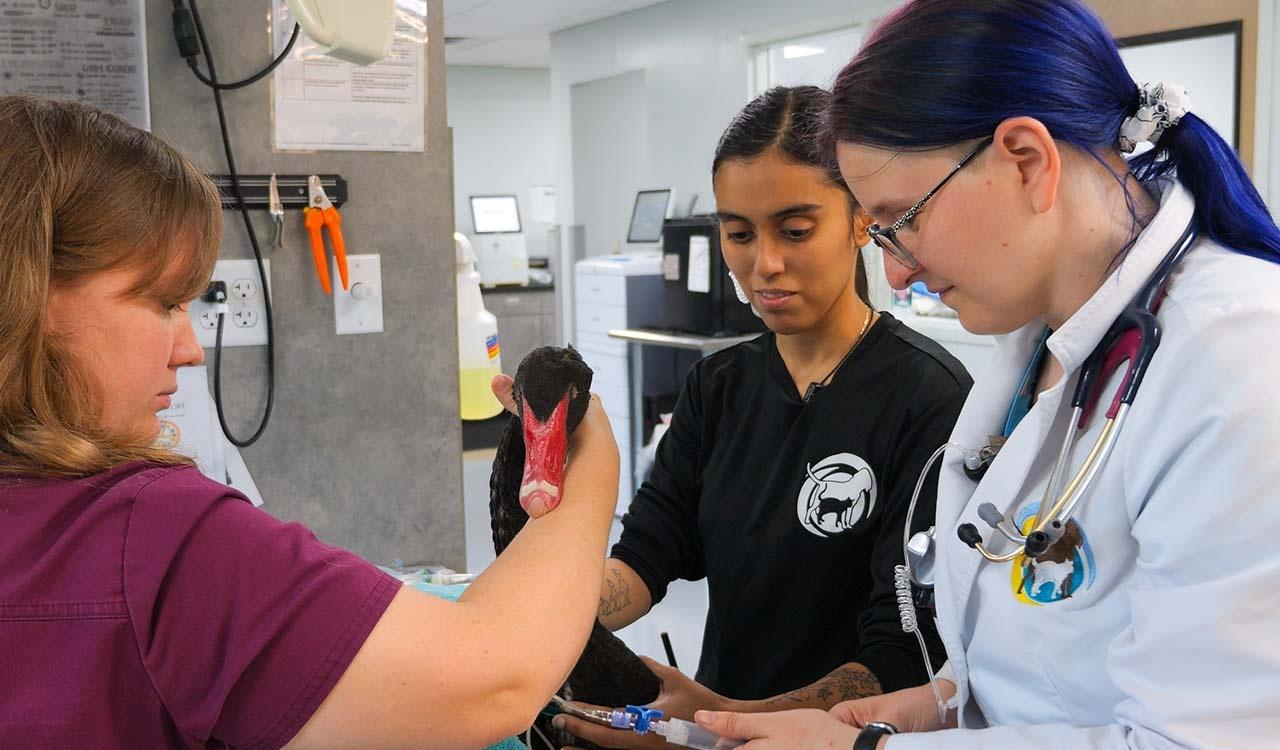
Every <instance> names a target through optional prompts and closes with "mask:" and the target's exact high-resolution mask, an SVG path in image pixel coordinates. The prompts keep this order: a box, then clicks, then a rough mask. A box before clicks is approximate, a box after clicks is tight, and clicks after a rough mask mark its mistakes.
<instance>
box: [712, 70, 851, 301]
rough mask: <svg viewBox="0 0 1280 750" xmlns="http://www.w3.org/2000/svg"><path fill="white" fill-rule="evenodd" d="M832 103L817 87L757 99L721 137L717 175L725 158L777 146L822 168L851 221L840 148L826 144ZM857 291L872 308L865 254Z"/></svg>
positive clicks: (749, 156) (787, 154)
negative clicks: (837, 154)
mask: <svg viewBox="0 0 1280 750" xmlns="http://www.w3.org/2000/svg"><path fill="white" fill-rule="evenodd" d="M830 102H831V94H829V93H828V92H827V91H826V90H824V89H820V88H818V87H817V86H796V87H794V88H789V87H784V86H778V87H775V88H771V89H769V90H768V91H766V92H764V93H763V94H761V95H760V96H758V97H756V98H755V99H752V100H751V101H750V102H748V103H747V106H745V107H743V108H742V111H741V112H739V113H738V114H737V116H735V117H734V118H733V121H732V122H730V123H729V127H727V128H725V131H724V134H723V135H721V136H720V143H719V144H718V145H717V146H716V156H715V160H714V161H713V162H712V163H711V176H712V178H714V177H715V175H716V172H718V171H719V170H720V165H721V164H723V163H724V162H726V161H729V160H732V159H742V160H751V159H754V158H756V157H757V156H760V155H762V154H764V153H765V152H767V151H769V150H770V149H777V151H778V153H780V154H782V155H783V156H784V157H786V158H787V159H788V160H790V161H792V162H795V163H796V164H799V165H802V166H806V167H817V168H818V169H821V170H822V171H823V172H824V173H825V174H826V177H827V180H828V181H829V182H831V183H832V184H833V185H836V186H838V187H839V188H840V190H842V191H843V192H844V193H845V195H847V196H848V200H849V218H850V220H851V221H852V219H853V217H854V212H855V210H856V209H857V202H856V201H855V200H854V198H853V193H851V192H849V186H848V185H846V184H845V182H844V178H843V177H842V176H841V175H840V167H839V166H838V165H837V164H836V159H835V152H834V151H832V150H830V149H828V148H827V147H826V143H825V141H824V140H823V138H822V135H823V132H824V128H823V113H824V112H826V110H827V107H828V106H829V104H830ZM854 291H855V292H856V293H857V295H858V298H859V299H861V300H862V301H863V302H864V303H865V304H867V305H868V306H870V304H871V297H870V293H869V292H868V289H867V269H866V266H865V265H864V264H863V262H862V253H860V252H859V253H858V257H857V272H856V275H855V279H854Z"/></svg>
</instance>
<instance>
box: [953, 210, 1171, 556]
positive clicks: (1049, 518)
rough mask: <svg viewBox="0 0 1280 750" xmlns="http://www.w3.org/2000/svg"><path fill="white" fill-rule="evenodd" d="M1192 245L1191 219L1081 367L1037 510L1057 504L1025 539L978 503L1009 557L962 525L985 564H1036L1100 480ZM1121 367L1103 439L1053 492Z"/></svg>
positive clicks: (1009, 523)
mask: <svg viewBox="0 0 1280 750" xmlns="http://www.w3.org/2000/svg"><path fill="white" fill-rule="evenodd" d="M1195 241H1196V231H1195V221H1194V220H1192V221H1191V222H1190V223H1189V224H1188V225H1187V228H1186V229H1185V230H1183V232H1182V235H1181V236H1180V237H1179V238H1178V241H1177V242H1176V243H1175V244H1174V246H1173V248H1172V249H1171V250H1170V251H1169V252H1168V253H1167V254H1166V255H1165V257H1164V258H1163V259H1162V260H1161V261H1160V264H1159V266H1157V268H1156V270H1155V272H1154V273H1153V274H1152V275H1151V278H1150V279H1149V280H1148V281H1147V283H1146V284H1144V285H1143V287H1142V289H1141V290H1140V291H1139V293H1138V294H1137V296H1136V297H1135V298H1134V299H1133V301H1132V302H1130V303H1129V304H1128V305H1126V306H1125V308H1124V310H1122V311H1121V313H1120V315H1119V316H1117V318H1116V320H1115V321H1114V322H1113V323H1112V324H1111V327H1110V328H1109V329H1108V330H1107V332H1106V334H1105V335H1104V336H1103V337H1102V340H1101V341H1099V342H1098V345H1097V346H1096V347H1095V348H1094V350H1093V352H1092V353H1091V354H1090V355H1089V357H1088V358H1087V359H1086V360H1085V362H1084V365H1083V367H1081V370H1080V376H1079V379H1078V381H1077V383H1076V388H1075V392H1074V393H1073V395H1072V400H1071V404H1072V407H1073V410H1072V414H1071V422H1072V426H1071V427H1068V431H1067V434H1066V435H1065V436H1064V438H1063V442H1062V447H1061V448H1060V449H1059V452H1058V456H1057V460H1055V461H1054V464H1053V469H1052V471H1051V472H1050V475H1049V482H1048V484H1047V485H1046V486H1045V493H1044V496H1043V498H1042V500H1041V508H1042V509H1043V508H1044V505H1045V503H1047V502H1048V501H1049V498H1052V497H1056V498H1057V499H1056V500H1055V501H1054V502H1053V505H1052V506H1051V507H1050V508H1049V509H1048V510H1047V511H1043V512H1042V513H1041V514H1040V517H1039V518H1038V520H1037V521H1036V525H1035V528H1034V529H1032V531H1031V532H1030V533H1028V534H1027V535H1026V536H1025V537H1024V536H1023V535H1022V534H1021V533H1020V532H1021V530H1020V529H1018V528H1017V526H1016V525H1015V524H1014V523H1013V522H1012V520H1011V519H1009V517H1008V516H1007V514H1001V513H1000V512H999V511H998V510H996V509H995V508H994V506H992V507H991V508H990V509H989V510H988V509H986V506H987V505H990V504H989V503H984V504H983V508H980V509H979V511H980V512H979V516H981V517H982V518H983V520H984V521H986V522H987V523H988V525H990V526H992V527H993V528H994V529H996V530H997V531H998V532H1000V534H1002V535H1003V536H1005V537H1006V538H1008V539H1009V540H1010V541H1012V542H1014V544H1016V545H1017V547H1016V548H1015V549H1014V550H1012V551H1011V552H1007V553H1003V554H996V553H994V552H992V551H991V550H990V549H989V548H988V547H987V545H986V543H985V542H984V541H983V540H982V534H981V532H979V531H978V530H977V527H976V526H974V525H973V524H971V523H966V524H961V526H960V527H959V528H957V530H956V531H957V533H958V534H959V536H960V539H961V540H962V541H963V542H964V543H965V544H967V545H969V546H970V547H972V548H974V549H975V550H977V551H978V553H979V554H981V555H982V556H983V558H985V559H986V560H988V561H989V562H995V563H1003V562H1010V561H1012V560H1014V559H1015V558H1017V557H1019V556H1022V555H1026V556H1029V557H1033V558H1034V557H1039V556H1040V555H1043V554H1044V553H1045V552H1047V551H1048V549H1049V547H1050V546H1052V545H1053V544H1054V543H1055V542H1057V541H1058V539H1060V538H1062V535H1063V534H1064V533H1065V531H1066V526H1067V524H1068V523H1069V522H1070V520H1071V517H1072V516H1073V515H1074V514H1075V512H1076V510H1077V509H1078V508H1079V507H1080V504H1081V502H1083V500H1084V498H1085V496H1086V495H1088V494H1089V492H1090V491H1091V490H1092V489H1093V486H1094V484H1096V482H1097V480H1098V477H1099V476H1100V475H1101V473H1102V467H1103V466H1104V465H1105V464H1106V462H1107V459H1108V458H1110V456H1111V453H1112V451H1113V450H1114V449H1115V445H1116V442H1117V440H1118V439H1119V436H1120V432H1121V429H1122V428H1123V426H1124V422H1125V420H1126V418H1127V417H1128V414H1129V409H1130V407H1131V406H1132V404H1133V401H1134V399H1135V398H1136V397H1137V394H1138V388H1139V387H1140V386H1141V384H1142V380H1143V378H1144V376H1145V375H1146V372H1147V368H1148V366H1149V365H1150V363H1151V360H1152V358H1153V357H1154V356H1155V352H1156V349H1157V348H1158V347H1159V345H1160V335H1161V328H1160V325H1159V322H1158V321H1157V320H1156V313H1157V312H1158V311H1159V308H1160V303H1161V302H1162V301H1163V299H1164V292H1165V290H1166V289H1167V287H1168V284H1169V279H1170V277H1171V276H1172V274H1173V271H1174V269H1175V268H1177V267H1178V264H1179V263H1180V262H1181V261H1182V259H1183V258H1184V257H1185V256H1186V254H1187V252H1189V251H1190V249H1191V247H1192V245H1194V244H1195ZM1126 362H1127V363H1128V365H1127V367H1126V368H1125V374H1124V377H1123V379H1122V380H1121V382H1120V386H1119V387H1118V388H1117V389H1116V393H1115V395H1114V396H1113V397H1112V400H1111V404H1110V406H1109V407H1108V409H1107V412H1106V419H1107V421H1106V424H1105V425H1104V426H1103V428H1102V432H1101V433H1100V434H1099V435H1098V438H1097V440H1095V441H1094V444H1093V446H1092V447H1091V448H1090V449H1089V453H1088V455H1086V456H1085V459H1084V462H1083V463H1082V464H1081V465H1080V468H1079V470H1077V471H1076V473H1075V475H1074V476H1072V478H1071V481H1070V482H1069V483H1068V484H1067V487H1066V489H1064V490H1063V491H1062V492H1058V484H1059V483H1060V482H1061V481H1062V477H1063V475H1064V473H1065V469H1066V464H1067V459H1068V458H1069V456H1070V454H1071V451H1072V449H1073V448H1074V446H1075V442H1076V438H1077V437H1078V436H1079V434H1080V433H1081V432H1083V431H1084V429H1085V428H1086V426H1087V425H1088V423H1089V420H1090V417H1091V416H1092V415H1093V411H1094V408H1095V407H1096V406H1097V404H1098V401H1099V400H1100V398H1101V395H1102V387H1103V385H1104V384H1105V383H1106V381H1107V379H1108V378H1109V377H1110V376H1111V374H1112V373H1113V372H1115V371H1116V370H1117V369H1118V368H1119V367H1120V365H1121V364H1124V363H1126ZM983 511H986V512H983Z"/></svg>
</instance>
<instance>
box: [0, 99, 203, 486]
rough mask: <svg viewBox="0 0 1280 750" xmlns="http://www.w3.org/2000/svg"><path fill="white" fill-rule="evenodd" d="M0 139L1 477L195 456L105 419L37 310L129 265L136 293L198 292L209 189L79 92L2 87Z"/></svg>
mask: <svg viewBox="0 0 1280 750" xmlns="http://www.w3.org/2000/svg"><path fill="white" fill-rule="evenodd" d="M0 144H2V147H0V230H2V232H3V234H0V238H2V239H0V300H3V303H2V304H0V473H18V474H34V475H39V476H59V477H82V476H88V475H91V474H95V473H98V472H101V471H104V470H106V469H109V468H111V467H112V466H116V465H118V464H121V463H125V462H127V461H135V460H141V461H150V462H155V463H161V464H183V463H187V464H189V463H191V461H190V459H188V458H186V457H184V456H181V455H179V454H177V453H174V452H172V451H168V450H163V449H159V448H156V447H153V446H152V445H151V444H150V442H149V441H150V438H147V439H143V438H140V437H139V436H123V435H113V434H108V433H107V432H106V431H105V430H104V429H103V428H102V427H100V426H99V424H98V422H99V418H100V416H99V415H100V413H101V405H100V400H101V396H100V395H99V391H98V385H97V383H96V381H95V379H94V377H93V375H92V374H91V373H89V372H87V371H85V370H84V369H83V368H81V367H79V366H78V365H77V363H76V362H75V361H74V359H73V357H72V355H71V353H70V351H68V349H67V347H66V345H65V344H64V343H63V342H62V341H61V340H60V339H59V337H58V336H56V335H54V334H52V333H51V332H50V331H49V330H48V328H47V325H46V312H45V311H46V305H47V302H48V299H49V291H50V289H51V287H54V286H63V285H71V284H75V283H76V282H77V281H82V280H84V279H86V278H88V277H90V276H92V275H93V274H97V273H101V272H103V271H108V270H116V269H129V270H136V271H137V273H138V281H137V283H136V284H135V286H134V288H133V289H132V290H130V294H133V295H138V296H156V297H160V298H163V299H167V300H172V301H173V302H175V303H177V302H186V301H189V300H191V299H193V298H195V297H196V296H197V295H198V294H199V293H200V292H201V290H203V288H204V286H205V285H206V284H207V283H208V279H209V276H210V275H211V273H212V270H213V264H214V261H215V260H216V259H217V255H218V245H219V242H220V239H221V227H222V213H221V203H220V200H219V197H218V193H217V189H216V188H215V187H214V186H213V184H212V183H211V182H210V181H209V180H208V179H207V178H205V177H204V176H203V175H202V174H201V173H200V171H199V170H198V169H197V168H196V167H195V165H194V164H192V163H191V162H190V161H188V160H187V159H186V157H184V156H183V155H182V154H180V153H178V152H177V150H175V149H174V148H173V147H171V146H169V145H168V144H167V143H165V142H164V141H162V140H160V139H159V138H157V137H155V136H153V135H151V134H150V133H147V132H146V131H143V130H140V129H138V128H135V127H133V126H132V125H130V124H129V123H127V122H125V121H124V120H122V119H121V118H119V117H116V116H115V115H111V114H108V113H106V112H102V111H99V110H96V109H94V108H92V107H89V106H86V105H84V104H79V103H76V102H71V101H60V100H52V99H40V98H35V97H29V96H3V97H0ZM121 354H122V356H128V353H125V352H122V353H121Z"/></svg>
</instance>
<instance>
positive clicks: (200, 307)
mask: <svg viewBox="0 0 1280 750" xmlns="http://www.w3.org/2000/svg"><path fill="white" fill-rule="evenodd" d="M262 267H263V270H265V271H266V272H267V289H271V261H269V260H265V259H264V260H263V261H262ZM210 280H211V281H225V282H226V284H227V307H228V308H230V309H229V310H227V319H226V320H224V321H223V323H222V345H223V346H224V347H229V346H266V345H267V304H266V298H265V296H264V295H263V294H262V280H261V279H259V278H258V263H257V261H252V260H220V261H218V263H217V265H215V266H214V268H213V278H212V279H210ZM213 309H214V306H213V305H210V304H206V303H204V302H201V301H200V300H199V299H196V300H195V301H193V302H192V303H191V307H190V309H189V311H188V312H189V314H190V315H191V326H192V327H193V328H195V330H196V338H197V339H199V341H200V346H202V347H204V348H205V349H212V348H213V346H214V341H215V339H216V338H217V326H218V319H217V316H216V315H215V314H214V312H213Z"/></svg>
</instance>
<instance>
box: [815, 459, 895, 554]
mask: <svg viewBox="0 0 1280 750" xmlns="http://www.w3.org/2000/svg"><path fill="white" fill-rule="evenodd" d="M804 468H805V480H804V485H803V486H802V487H801V488H800V497H799V500H798V502H797V503H796V515H798V516H799V518H800V525H801V526H803V527H804V529H805V531H808V532H809V533H810V534H813V535H815V536H820V537H824V538H828V537H833V536H838V535H840V534H843V533H844V532H846V531H848V530H850V529H852V528H853V527H854V526H857V525H858V523H859V522H861V521H862V520H863V519H864V518H866V517H867V516H869V515H871V511H872V509H873V508H875V505H876V475H875V473H874V472H872V471H871V467H870V466H868V465H867V462H866V461H864V460H862V458H861V457H860V456H855V455H854V454H852V453H837V454H836V455H834V456H830V457H828V458H824V459H822V460H821V461H819V462H818V463H816V464H808V465H806V466H805V467H804Z"/></svg>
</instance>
